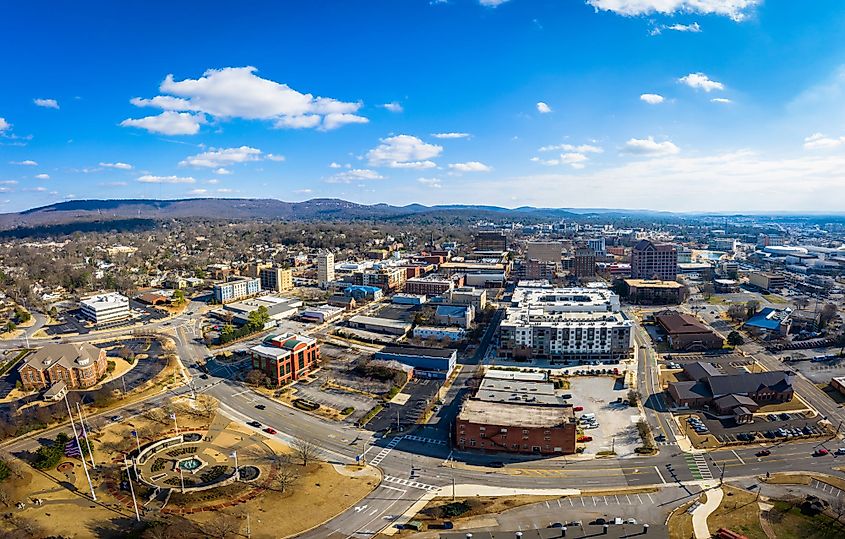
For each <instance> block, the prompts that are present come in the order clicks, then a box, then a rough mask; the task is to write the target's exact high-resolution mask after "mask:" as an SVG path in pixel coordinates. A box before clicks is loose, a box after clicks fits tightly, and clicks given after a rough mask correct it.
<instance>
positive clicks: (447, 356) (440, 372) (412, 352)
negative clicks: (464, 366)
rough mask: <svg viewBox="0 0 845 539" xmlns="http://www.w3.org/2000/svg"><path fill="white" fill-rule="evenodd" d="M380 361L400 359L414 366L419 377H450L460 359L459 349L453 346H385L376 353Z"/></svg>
mask: <svg viewBox="0 0 845 539" xmlns="http://www.w3.org/2000/svg"><path fill="white" fill-rule="evenodd" d="M374 359H376V360H379V361H398V362H399V363H402V364H403V365H408V366H410V367H413V368H414V374H415V375H416V376H417V377H418V378H444V379H445V378H448V377H449V375H450V374H452V371H453V370H454V369H455V365H456V364H457V361H458V351H457V350H455V349H452V348H420V347H405V346H385V347H384V348H382V349H381V350H379V351H378V352H376V353H375V355H374Z"/></svg>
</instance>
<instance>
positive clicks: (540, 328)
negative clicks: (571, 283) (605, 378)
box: [498, 286, 633, 362]
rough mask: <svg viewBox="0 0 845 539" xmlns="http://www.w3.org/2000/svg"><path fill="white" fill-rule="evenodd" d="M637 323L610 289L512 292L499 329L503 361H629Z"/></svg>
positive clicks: (534, 289) (500, 352)
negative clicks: (628, 315)
mask: <svg viewBox="0 0 845 539" xmlns="http://www.w3.org/2000/svg"><path fill="white" fill-rule="evenodd" d="M632 348H633V322H632V321H631V320H629V319H628V318H627V317H626V316H625V315H624V313H622V312H621V309H620V302H619V296H617V295H616V294H614V293H613V292H611V291H609V290H606V289H594V288H546V287H543V288H529V287H522V286H520V287H517V288H516V289H515V290H514V293H513V297H512V301H511V306H509V307H508V308H507V309H506V314H505V317H504V319H503V320H502V322H501V324H500V326H499V350H498V353H499V355H501V356H503V357H514V358H544V359H560V360H564V361H582V362H595V361H603V360H620V359H626V358H628V357H630V355H631V351H632Z"/></svg>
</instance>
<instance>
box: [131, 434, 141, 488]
mask: <svg viewBox="0 0 845 539" xmlns="http://www.w3.org/2000/svg"><path fill="white" fill-rule="evenodd" d="M132 436H134V437H135V445H136V446H137V447H138V454H137V455H136V456H135V457H134V458H133V459H132V467H133V468H134V469H135V477H138V459H139V458H141V439H140V436H138V429H132Z"/></svg>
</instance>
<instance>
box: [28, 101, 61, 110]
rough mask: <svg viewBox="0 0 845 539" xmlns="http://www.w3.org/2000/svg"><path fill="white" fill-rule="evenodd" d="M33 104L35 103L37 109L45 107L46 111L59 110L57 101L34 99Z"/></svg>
mask: <svg viewBox="0 0 845 539" xmlns="http://www.w3.org/2000/svg"><path fill="white" fill-rule="evenodd" d="M32 102H33V103H35V105H36V106H37V107H44V108H45V109H58V108H59V102H58V101H56V100H55V99H33V100H32Z"/></svg>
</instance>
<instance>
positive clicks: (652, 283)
mask: <svg viewBox="0 0 845 539" xmlns="http://www.w3.org/2000/svg"><path fill="white" fill-rule="evenodd" d="M625 284H627V285H628V286H633V287H634V288H672V289H676V290H677V289H679V288H683V287H684V285H682V284H681V283H679V282H677V281H657V280H649V279H625Z"/></svg>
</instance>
